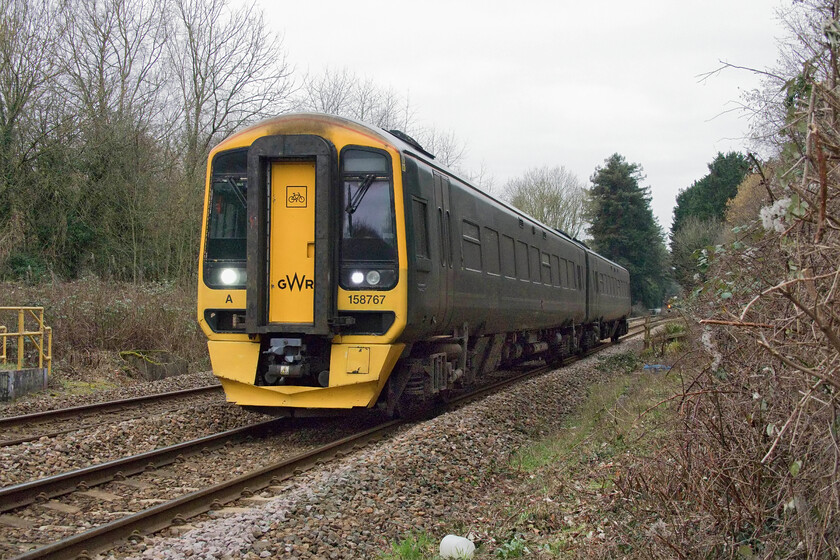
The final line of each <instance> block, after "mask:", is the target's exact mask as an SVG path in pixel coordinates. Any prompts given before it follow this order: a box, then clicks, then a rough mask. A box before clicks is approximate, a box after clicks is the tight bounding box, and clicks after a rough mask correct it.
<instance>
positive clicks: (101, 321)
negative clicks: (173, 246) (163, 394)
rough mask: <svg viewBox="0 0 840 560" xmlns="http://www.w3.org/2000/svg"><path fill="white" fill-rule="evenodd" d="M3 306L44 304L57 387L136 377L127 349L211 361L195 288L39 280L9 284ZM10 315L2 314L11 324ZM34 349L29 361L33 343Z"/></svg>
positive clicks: (0, 293) (192, 364)
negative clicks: (124, 356)
mask: <svg viewBox="0 0 840 560" xmlns="http://www.w3.org/2000/svg"><path fill="white" fill-rule="evenodd" d="M3 306H35V307H43V308H44V319H45V322H46V324H47V325H48V326H50V327H52V329H53V346H52V354H53V375H52V377H51V387H52V388H54V389H60V388H61V387H63V386H67V387H70V388H71V389H73V388H74V387H76V386H74V385H72V384H68V382H82V385H80V386H84V383H93V384H94V386H99V385H101V384H102V383H105V384H129V383H132V382H133V381H134V377H133V376H134V371H133V370H132V369H131V368H130V367H129V366H128V365H127V364H126V362H125V361H124V360H122V359H121V358H120V356H119V353H120V352H121V351H130V350H154V351H165V352H167V353H169V354H172V355H173V356H177V357H178V358H180V359H182V360H185V361H187V363H188V364H189V369H190V371H201V370H204V369H207V368H208V367H209V360H208V356H207V344H206V338H205V336H204V334H203V333H202V332H201V330H200V328H199V327H198V324H197V322H196V303H195V288H194V287H183V286H178V285H176V284H161V283H146V284H132V283H127V282H109V281H103V280H100V279H97V278H95V277H89V278H85V279H82V280H77V281H73V282H52V283H45V284H39V285H27V284H15V283H5V284H3V285H2V288H1V289H0V307H3ZM8 317H11V315H10V316H8ZM8 317H7V316H3V317H0V320H2V321H5V322H7V323H8V320H9V319H8ZM7 326H11V327H13V326H14V325H7ZM9 354H10V357H11V356H12V355H15V356H16V354H15V349H14V348H9ZM28 354H29V356H28V357H29V359H30V360H31V359H32V358H33V356H32V350H31V348H29V349H28ZM36 359H37V358H36ZM35 363H36V364H37V361H36V362H35ZM76 388H78V387H76Z"/></svg>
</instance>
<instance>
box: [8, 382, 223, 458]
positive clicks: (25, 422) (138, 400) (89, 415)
mask: <svg viewBox="0 0 840 560" xmlns="http://www.w3.org/2000/svg"><path fill="white" fill-rule="evenodd" d="M221 391H222V388H221V385H207V386H204V387H198V388H195V389H183V390H180V391H172V392H168V393H157V394H154V395H146V396H143V397H132V398H128V399H121V400H115V401H106V402H101V403H95V404H89V405H84V406H74V407H70V408H59V409H56V410H48V411H44V412H36V413H32V414H24V415H21V416H8V417H5V418H0V434H2V435H0V447H6V446H10V445H18V444H20V443H25V442H28V441H35V440H37V439H40V438H42V437H54V436H57V435H60V434H65V433H68V432H73V431H77V430H83V429H85V428H88V427H92V426H97V425H99V424H101V421H102V415H109V416H110V417H111V420H110V421H111V422H119V421H122V420H126V419H131V418H137V417H138V416H141V415H142V416H151V415H154V414H159V413H162V412H168V411H171V410H172V409H173V405H174V406H181V404H177V403H178V402H179V401H183V400H184V399H192V398H199V399H201V398H207V397H208V396H210V397H211V398H218V394H220V393H221ZM94 420H95V421H94Z"/></svg>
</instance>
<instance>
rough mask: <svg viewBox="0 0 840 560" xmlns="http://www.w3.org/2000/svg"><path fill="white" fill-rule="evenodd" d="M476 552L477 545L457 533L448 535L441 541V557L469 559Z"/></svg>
mask: <svg viewBox="0 0 840 560" xmlns="http://www.w3.org/2000/svg"><path fill="white" fill-rule="evenodd" d="M474 553H475V545H474V544H473V542H472V541H471V540H469V539H465V538H464V537H459V536H457V535H446V536H445V537H443V540H442V541H440V556H441V558H463V559H469V558H472V557H473V554H474Z"/></svg>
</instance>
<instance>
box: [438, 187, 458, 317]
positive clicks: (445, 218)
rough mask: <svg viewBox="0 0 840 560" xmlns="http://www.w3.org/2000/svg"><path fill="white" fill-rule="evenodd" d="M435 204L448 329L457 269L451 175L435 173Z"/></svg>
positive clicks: (444, 311) (441, 281)
mask: <svg viewBox="0 0 840 560" xmlns="http://www.w3.org/2000/svg"><path fill="white" fill-rule="evenodd" d="M435 205H436V207H437V223H438V239H439V240H440V247H439V249H440V272H441V274H440V294H441V297H440V307H441V313H440V314H441V327H442V328H443V329H448V327H449V324H450V322H451V320H452V305H453V297H452V294H453V291H454V289H455V286H454V283H455V282H454V279H455V270H454V267H453V261H454V259H455V256H454V254H453V250H452V246H453V243H452V235H453V234H452V215H451V208H450V198H449V177H446V176H444V175H440V174H438V173H435Z"/></svg>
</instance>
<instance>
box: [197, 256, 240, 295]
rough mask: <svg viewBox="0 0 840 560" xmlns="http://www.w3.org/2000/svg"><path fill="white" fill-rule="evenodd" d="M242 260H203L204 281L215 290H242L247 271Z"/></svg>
mask: <svg viewBox="0 0 840 560" xmlns="http://www.w3.org/2000/svg"><path fill="white" fill-rule="evenodd" d="M245 266H246V264H245V263H244V262H213V261H204V283H205V284H206V285H207V287H208V288H213V289H216V290H244V289H245V284H246V283H247V279H248V271H247V270H246V269H245Z"/></svg>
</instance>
